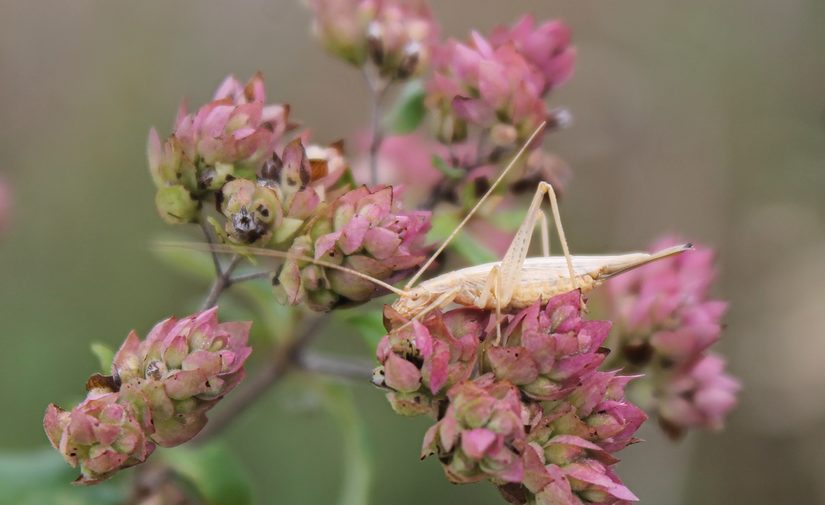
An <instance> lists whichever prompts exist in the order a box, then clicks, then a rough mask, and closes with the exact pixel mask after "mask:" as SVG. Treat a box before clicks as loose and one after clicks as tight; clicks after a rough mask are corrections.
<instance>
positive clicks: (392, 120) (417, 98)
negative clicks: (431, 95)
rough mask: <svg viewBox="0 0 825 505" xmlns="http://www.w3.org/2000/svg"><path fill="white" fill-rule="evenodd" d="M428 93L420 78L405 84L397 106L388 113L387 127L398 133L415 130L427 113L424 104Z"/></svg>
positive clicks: (403, 133)
mask: <svg viewBox="0 0 825 505" xmlns="http://www.w3.org/2000/svg"><path fill="white" fill-rule="evenodd" d="M426 94H427V92H426V90H425V89H424V86H423V85H422V84H421V81H420V80H415V81H410V82H409V83H408V84H407V85H406V86H404V89H403V90H402V91H401V94H400V95H399V97H398V99H397V100H396V102H395V106H394V107H393V108H392V110H391V111H390V113H389V114H388V115H387V118H386V121H385V123H386V125H387V129H388V130H389V131H390V132H392V133H394V134H396V135H405V134H407V133H412V132H414V131H415V130H416V129H417V128H418V127H419V125H421V122H422V121H423V120H424V116H426V115H427V108H426V107H425V106H424V97H425V96H426Z"/></svg>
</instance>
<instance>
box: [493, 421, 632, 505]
mask: <svg viewBox="0 0 825 505" xmlns="http://www.w3.org/2000/svg"><path fill="white" fill-rule="evenodd" d="M522 457H523V459H524V473H525V477H524V482H523V487H517V486H509V487H508V486H504V487H502V494H504V495H505V496H507V497H508V498H511V501H512V502H513V503H535V504H537V505H538V504H547V505H587V504H603V505H618V504H626V503H628V502H631V501H637V500H638V498H637V497H636V495H634V494H633V492H632V491H630V489H628V488H627V487H626V486H625V485H624V484H622V482H621V481H620V480H619V477H618V476H617V475H616V474H615V473H614V472H613V470H612V469H611V465H612V464H613V463H615V462H616V461H617V460H616V459H615V458H613V457H612V456H611V455H610V454H608V453H606V452H605V451H604V450H602V449H601V448H600V447H599V446H598V445H596V444H593V443H591V442H588V441H587V440H584V439H582V438H579V437H576V436H572V435H558V436H555V437H553V438H551V439H550V440H548V441H547V442H545V443H544V445H543V446H541V445H539V444H537V443H535V442H531V443H529V444H526V445H524V446H523V454H522Z"/></svg>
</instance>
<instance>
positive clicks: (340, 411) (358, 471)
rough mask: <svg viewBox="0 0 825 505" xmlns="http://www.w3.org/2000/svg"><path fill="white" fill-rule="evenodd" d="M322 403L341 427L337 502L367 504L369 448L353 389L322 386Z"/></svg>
mask: <svg viewBox="0 0 825 505" xmlns="http://www.w3.org/2000/svg"><path fill="white" fill-rule="evenodd" d="M322 388H323V390H322V393H323V398H324V403H325V405H326V407H327V409H328V410H329V413H330V414H331V415H332V417H333V418H334V419H335V420H336V421H337V423H338V426H339V427H340V428H341V441H342V443H343V455H344V457H343V461H344V464H343V468H344V476H343V483H342V485H341V490H340V494H339V496H338V501H337V505H368V503H369V501H370V489H371V488H372V466H373V465H372V451H371V450H370V444H369V436H368V431H367V427H366V425H365V424H364V420H363V418H362V417H361V414H360V411H359V409H358V407H357V405H356V404H355V400H354V398H353V395H352V391H351V390H350V389H349V388H348V387H346V386H344V385H343V384H338V383H332V382H328V383H325V384H324V385H323V386H322Z"/></svg>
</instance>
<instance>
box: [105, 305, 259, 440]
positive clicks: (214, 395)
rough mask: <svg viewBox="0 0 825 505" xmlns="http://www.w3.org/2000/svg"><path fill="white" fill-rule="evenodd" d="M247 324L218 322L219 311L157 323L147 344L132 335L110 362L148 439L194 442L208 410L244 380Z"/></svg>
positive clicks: (204, 422) (213, 309)
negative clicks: (139, 418)
mask: <svg viewBox="0 0 825 505" xmlns="http://www.w3.org/2000/svg"><path fill="white" fill-rule="evenodd" d="M249 327H250V324H249V323H234V322H233V323H218V316H217V308H212V309H209V310H207V311H204V312H200V313H198V314H193V315H191V316H189V317H185V318H183V319H181V320H176V319H175V318H169V319H167V320H165V321H161V322H160V323H158V324H157V325H156V326H155V327H154V328H153V329H152V331H151V332H149V335H148V336H147V337H146V340H144V341H140V339H139V338H138V336H137V335H136V334H135V333H134V332H132V333H130V334H129V336H128V337H127V338H126V341H125V342H124V343H123V345H122V346H121V347H120V349H119V350H118V352H117V354H116V355H115V357H114V360H113V361H112V374H113V375H114V376H115V377H118V378H119V379H120V381H121V383H122V386H121V388H120V393H121V395H123V397H124V398H125V399H126V401H129V402H132V403H133V404H134V405H135V410H136V411H137V412H139V413H141V416H140V417H141V420H142V422H143V423H144V426H145V427H146V428H147V429H148V431H149V436H150V438H151V439H152V440H153V441H154V442H156V443H157V444H158V445H161V446H164V447H172V446H175V445H179V444H182V443H183V442H186V441H187V440H189V439H190V438H192V437H194V436H195V435H196V434H197V433H198V432H199V431H200V430H201V428H203V426H204V425H205V424H206V411H208V410H209V409H211V408H212V407H213V406H214V405H215V403H216V402H217V401H218V400H219V399H220V398H221V397H223V396H224V395H225V394H226V393H228V392H229V391H231V390H232V389H233V388H234V387H235V386H236V385H237V384H238V382H240V381H241V379H242V378H243V375H244V369H243V364H244V362H245V361H246V358H247V357H248V356H249V354H250V352H251V351H252V349H251V348H250V347H249V346H248V345H247V338H248V335H249Z"/></svg>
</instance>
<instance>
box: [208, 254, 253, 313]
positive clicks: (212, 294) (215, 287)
mask: <svg viewBox="0 0 825 505" xmlns="http://www.w3.org/2000/svg"><path fill="white" fill-rule="evenodd" d="M242 259H243V257H242V256H240V255H238V254H236V255H234V256H232V259H231V260H230V261H229V264H228V265H227V266H226V270H224V271H223V273H222V274H220V275H218V276H217V277H215V281H214V282H213V283H212V287H211V288H210V289H209V294H208V295H206V300H204V301H203V305H202V306H201V310H206V309H208V308H210V307H212V306H214V305H215V304H216V303H217V302H218V298H220V296H221V293H223V290H224V289H226V288H228V287H229V285H230V284H231V282H230V276H231V275H232V272H233V271H234V270H235V267H237V266H238V265H239V264H240V262H241V260H242Z"/></svg>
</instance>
